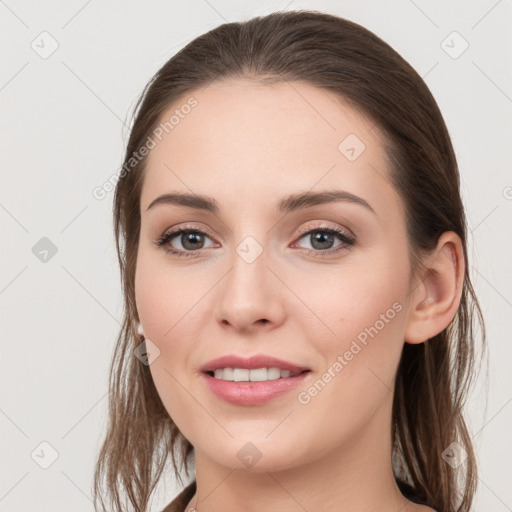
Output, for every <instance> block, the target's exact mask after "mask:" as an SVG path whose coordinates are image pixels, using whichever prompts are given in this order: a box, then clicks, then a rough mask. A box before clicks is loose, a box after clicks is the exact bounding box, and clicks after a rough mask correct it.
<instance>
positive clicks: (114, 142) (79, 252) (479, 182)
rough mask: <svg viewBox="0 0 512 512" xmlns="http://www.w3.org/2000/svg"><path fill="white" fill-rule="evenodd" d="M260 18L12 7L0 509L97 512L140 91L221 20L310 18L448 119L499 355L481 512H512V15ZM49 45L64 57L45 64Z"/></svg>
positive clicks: (358, 13)
mask: <svg viewBox="0 0 512 512" xmlns="http://www.w3.org/2000/svg"><path fill="white" fill-rule="evenodd" d="M261 4H262V2H255V1H249V2H247V1H246V2H236V1H234V0H233V1H231V0H209V1H206V0H194V1H190V2H164V1H154V2H142V1H132V2H122V1H120V0H110V1H103V2H101V1H99V0H92V1H91V0H89V1H84V0H73V1H67V2H64V1H61V2H58V1H47V2H36V1H32V2H16V1H14V0H0V17H1V18H0V19H1V29H0V39H1V40H0V48H1V49H2V55H1V69H0V105H1V118H0V128H1V164H0V170H1V188H0V222H1V229H2V235H1V243H2V248H1V252H0V254H1V261H0V312H1V332H2V356H1V368H0V371H1V379H2V381H1V382H2V385H1V396H0V429H1V433H2V435H1V449H2V455H1V461H2V462H1V465H0V466H1V470H0V471H1V474H0V512H6V511H11V512H15V511H29V510H30V511H32V510H38V511H40V512H44V511H50V510H51V511H52V512H54V511H56V510H70V509H72V510H74V511H76V512H79V511H92V504H91V501H90V496H91V479H92V471H93V465H94V461H95V456H96V453H97V450H98V448H99V445H100V440H101V438H102V435H103V432H104V428H105V425H106V407H107V399H106V390H107V387H106V385H107V370H108V365H109V363H110V356H111V352H112V349H113V346H114V340H115V337H116V334H117V331H118V328H119V321H120V318H121V312H122V307H121V305H122V300H121V299H122V298H121V293H120V284H119V277H118V270H117V264H116V259H115V253H114V244H113V236H112V230H111V225H112V223H111V204H112V193H109V194H108V195H107V197H106V198H105V199H103V200H97V199H95V198H94V197H93V195H92V190H93V189H94V188H95V187H97V186H101V185H102V184H103V183H104V182H105V181H106V180H107V179H108V178H109V177H110V176H112V174H115V173H116V172H117V171H118V169H119V166H120V164H121V161H122V154H123V149H124V142H125V140H126V135H127V125H128V120H129V117H128V114H129V113H131V111H132V108H133V106H134V103H135V100H136V98H137V97H138V95H139V93H140V92H141V91H142V88H143V86H144V85H145V83H146V82H147V81H148V80H149V78H150V77H151V75H152V74H153V73H154V72H155V71H156V70H157V69H158V68H160V66H161V65H163V64H164V62H165V61H166V60H167V59H168V58H169V57H170V56H171V55H173V54H174V53H175V52H176V51H177V50H179V49H180V48H181V47H183V46H184V45H185V44H186V43H187V42H189V41H190V40H192V39H193V38H195V37H196V36H198V35H199V34H201V33H203V32H205V31H207V30H209V29H211V28H213V27H215V26H217V25H219V24H221V23H224V22H225V21H238V20H245V19H248V18H250V17H252V16H254V15H258V14H266V13H270V12H272V11H275V10H282V9H285V10H293V9H300V8H306V9H317V10H321V11H325V12H330V13H333V14H337V15H340V16H343V17H347V18H349V19H351V20H354V21H356V22H358V23H361V24H362V25H364V26H366V27H367V28H369V29H370V30H372V31H374V32H375V33H376V34H377V35H379V36H380V37H382V38H383V39H384V40H385V41H387V42H388V43H390V44H391V45H392V46H393V47H394V48H395V49H396V50H397V51H398V52H399V53H400V54H401V55H403V56H404V57H405V58H406V59H407V60H408V61H409V62H410V63H411V64H412V65H413V66H414V67H415V69H416V70H417V71H418V72H419V73H420V74H421V75H422V76H423V77H424V78H425V80H426V82H427V84H428V85H429V87H430V88H431V90H432V92H433V94H434V96H435V98H436V100H437V101H438V103H439V106H440V108H441V110H442V112H443V114H444V116H445V120H446V122H447V125H448V128H449V130H450V133H451V135H452V138H453V143H454V146H455V150H456V153H457V156H458V159H459V165H460V169H461V173H462V181H463V182H462V190H463V195H464V200H465V203H466V206H467V211H468V217H469V224H470V230H471V234H472V236H471V240H470V257H471V265H472V275H473V278H474V282H475V285H476V289H477V292H478V294H479V297H480V299H481V302H482V306H483V309H484V314H485V317H486V321H487V328H488V338H489V347H490V358H489V400H488V405H487V411H485V404H486V400H485V397H486V392H485V387H484V386H483V381H482V380H480V381H479V384H478V386H477V387H476V388H475V390H474V392H473V394H472V395H471V400H470V419H471V425H472V431H473V434H474V439H475V442H476V446H477V449H478V457H479V460H480V464H481V475H480V486H479V493H478V499H477V504H476V506H475V510H478V511H484V510H486V511H487V510H492V511H493V512H504V511H507V510H512V486H511V485H510V483H511V481H512V480H511V477H512V441H511V436H510V426H511V424H512V404H511V401H512V376H511V372H510V364H511V361H512V358H511V355H512V349H511V339H510V334H509V320H510V317H511V314H512V271H511V267H510V262H511V261H512V258H511V255H512V242H511V240H512V237H511V229H510V219H511V215H512V174H511V171H510V162H511V154H510V153H511V145H510V141H511V132H512V130H511V124H512V123H511V112H512V99H511V96H512V85H511V75H512V73H511V66H510V62H511V59H510V57H511V50H512V41H511V39H512V35H511V34H512V31H511V30H510V27H511V23H510V22H511V19H512V4H511V2H510V1H509V0H501V1H496V0H482V1H478V2H466V1H445V0H443V1H440V0H439V1H427V0H414V1H412V0H397V1H392V2H391V1H361V0H357V1H355V0H354V1H339V2H334V1H330V2H329V1H317V2H312V1H299V0H295V1H292V2H289V3H287V1H286V0H281V1H268V2H265V3H263V5H261ZM44 31H46V32H48V33H49V34H50V36H48V35H42V36H41V35H40V34H41V33H42V32H44ZM453 31H457V32H458V33H459V34H460V35H461V36H462V38H463V39H464V40H466V41H467V43H468V44H469V47H468V49H467V50H466V51H465V52H464V53H462V54H461V55H460V56H458V58H453V55H454V54H455V53H457V52H458V51H459V50H460V49H461V48H462V46H461V45H462V44H463V41H462V40H461V39H460V38H459V39H457V37H458V36H453V35H450V34H452V32H453ZM448 36H450V37H449V38H448V39H446V38H447V37H448ZM454 37H455V39H454ZM52 39H53V40H55V41H56V42H57V43H58V48H57V49H56V51H55V52H54V53H53V54H52V55H50V56H47V55H44V52H49V50H51V45H52V44H55V43H53V42H52ZM443 41H445V43H443ZM33 47H35V48H36V49H37V51H36V50H35V49H33ZM449 47H452V48H451V50H450V49H449ZM446 50H447V51H448V52H450V51H451V52H452V56H450V55H449V53H447V51H446ZM41 54H43V56H44V57H47V58H42V56H41ZM124 124H125V126H123V125H124ZM43 237H47V238H49V239H50V240H51V241H52V242H53V244H55V246H56V247H57V253H56V254H55V255H54V256H53V257H51V253H49V254H48V256H47V261H46V262H42V261H40V259H39V258H38V257H36V255H35V254H34V253H33V250H32V249H33V247H34V246H35V245H36V244H37V243H38V241H39V240H40V239H41V238H43ZM37 247H39V246H36V248H37ZM35 252H37V250H36V251H35ZM43 256H44V253H43V254H40V257H43ZM484 368H485V367H484ZM42 442H47V443H49V444H50V445H51V447H53V449H54V450H56V452H57V453H58V458H57V459H56V460H55V462H53V464H51V465H50V466H49V467H48V469H42V468H41V467H40V465H39V464H37V463H36V462H35V461H36V460H37V461H38V462H39V463H43V464H44V463H49V462H51V455H52V448H50V447H49V446H47V445H42V446H41V443H42ZM31 454H33V455H31ZM32 456H33V458H32ZM178 490H179V489H178V488H177V487H176V486H175V482H174V481H173V480H172V479H169V481H168V482H167V484H166V485H161V486H160V487H159V490H158V494H157V496H156V499H155V500H154V502H153V507H152V510H155V511H157V510H159V509H160V508H161V507H162V506H163V504H165V503H167V502H168V501H170V499H171V498H172V497H173V496H174V495H175V494H176V493H177V492H178Z"/></svg>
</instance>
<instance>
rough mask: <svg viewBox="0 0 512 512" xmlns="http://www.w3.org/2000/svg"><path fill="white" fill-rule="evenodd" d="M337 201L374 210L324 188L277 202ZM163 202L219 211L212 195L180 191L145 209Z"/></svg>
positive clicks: (283, 206)
mask: <svg viewBox="0 0 512 512" xmlns="http://www.w3.org/2000/svg"><path fill="white" fill-rule="evenodd" d="M338 201H343V202H347V203H354V204H358V205H360V206H363V207H364V208H366V209H368V210H369V211H371V212H373V213H375V210H374V209H373V208H372V207H371V206H370V205H369V204H368V202H367V201H365V200H364V199H363V198H362V197H359V196H356V195H354V194H351V193H350V192H346V191H345V190H326V191H321V192H301V193H297V194H290V195H289V196H286V197H285V198H284V199H282V200H281V201H280V202H279V204H278V210H279V211H280V212H283V213H289V212H293V211H296V210H301V209H305V208H311V207H312V206H317V205H322V204H328V203H334V202H338ZM163 204H173V205H178V206H186V207H188V208H195V209H197V210H205V211H208V212H212V213H214V214H218V213H219V212H220V208H219V206H218V204H217V201H215V199H213V198H212V197H208V196H204V195H198V194H185V193H182V192H179V193H170V194H164V195H161V196H159V197H157V198H156V199H154V200H153V201H151V204H150V205H149V206H148V207H147V208H146V211H147V210H149V209H151V208H153V207H155V206H157V205H163Z"/></svg>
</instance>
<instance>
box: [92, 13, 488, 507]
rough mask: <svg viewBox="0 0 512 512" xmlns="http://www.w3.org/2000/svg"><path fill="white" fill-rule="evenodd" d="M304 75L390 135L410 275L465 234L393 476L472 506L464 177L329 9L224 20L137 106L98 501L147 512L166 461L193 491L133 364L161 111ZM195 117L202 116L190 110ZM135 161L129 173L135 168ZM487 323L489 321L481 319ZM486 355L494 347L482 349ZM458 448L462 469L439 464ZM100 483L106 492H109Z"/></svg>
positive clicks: (414, 96) (414, 84) (428, 112)
mask: <svg viewBox="0 0 512 512" xmlns="http://www.w3.org/2000/svg"><path fill="white" fill-rule="evenodd" d="M244 78H245V79H246V78H249V79H252V80H255V81H260V82H261V83H279V82H286V81H301V82H303V83H307V84H311V85H313V86H316V87H318V88H320V89H322V90H326V91H329V92H331V93H334V94H337V95H338V96H339V97H340V98H342V99H343V100H344V101H346V102H348V103H349V104H350V105H353V106H354V108H358V109H359V110H360V111H361V112H363V113H365V114H366V115H367V116H369V118H370V119H371V120H372V121H373V122H375V123H376V125H377V126H378V127H379V129H380V132H381V133H382V134H383V135H384V140H385V150H386V155H387V157H388V159H389V164H390V169H391V181H392V184H393V186H394V187H395V188H396V190H397V191H398V193H399V194H400V196H401V198H402V200H403V203H404V206H405V217H406V228H407V234H408V242H409V253H410V256H411V262H412V265H411V266H412V268H414V269H417V268H418V264H417V262H418V261H419V257H420V256H421V254H424V252H425V251H430V250H433V249H434V248H435V247H436V244H437V241H438V239H439V237H440V235H441V234H442V233H444V232H446V231H454V232H455V233H457V235H459V237H460V238H461V240H462V244H463V250H464V259H465V274H464V282H463V288H462V292H461V299H460V304H459V307H458V310H457V312H456V315H455V317H454V319H453V321H452V322H451V323H450V325H449V326H448V327H447V328H446V329H444V330H443V331H442V332H440V333H439V334H438V335H436V336H434V337H433V338H430V339H429V340H427V341H426V342H424V343H419V344H410V343H404V347H403V351H402V355H401V359H400V362H399V365H398V369H397V375H396V379H395V389H394V399H393V406H392V414H393V422H392V426H391V430H392V443H393V446H392V448H393V468H394V472H395V478H396V479H397V482H405V483H406V485H409V486H410V487H412V488H413V489H414V491H415V494H416V495H417V496H420V497H421V499H422V500H423V501H422V502H423V503H425V504H428V505H429V506H431V507H433V508H434V509H436V510H443V511H445V512H455V511H457V512H466V511H469V510H470V507H471V503H472V501H473V497H474V494H475V492H476V484H477V464H476V456H475V452H474V449H473V446H472V441H471V436H470V434H469V431H468V428H467V425H466V423H465V420H464V414H463V406H464V404H465V400H466V397H467V394H468V391H469V389H470V386H471V384H472V382H473V379H474V376H475V370H476V368H475V367H474V365H475V360H476V359H475V355H476V348H477V347H476V346H475V340H476V339H477V335H476V330H477V327H478V326H480V327H481V336H480V339H481V344H482V349H485V327H484V322H483V318H482V312H481V309H480V306H479V304H478V300H477V297H476V295H475V292H474V289H473V286H472V284H471V281H470V276H469V271H468V267H469V266H468V255H467V225H466V217H465V213H464V208H463V204H462V200H461V195H460V183H459V171H458V166H457V162H456V158H455V154H454V150H453V147H452V144H451V140H450V136H449V133H448V130H447V128H446V125H445V123H444V120H443V117H442V115H441V113H440V110H439V108H438V106H437V103H436V101H435V99H434V97H433V96H432V94H431V92H430V91H429V89H428V87H427V85H426V84H425V82H424V81H423V80H422V78H421V77H420V76H419V75H418V74H417V72H416V71H415V70H414V69H413V68H412V66H411V65H410V64H408V63H407V62H406V61H405V60H404V59H403V58H402V57H401V56H400V55H399V54H398V53H397V52H396V51H395V50H394V49H393V48H392V47H391V46H389V45H388V44H387V43H385V42H384V41H383V40H381V39H380V38H379V37H378V36H376V35H375V34H374V33H372V32H370V31H369V30H367V29H366V28H364V27H362V26H360V25H358V24H356V23H354V22H352V21H348V20H346V19H343V18H340V17H337V16H334V15H330V14H326V13H321V12H318V11H306V10H299V11H294V12H276V13H272V14H269V15H266V16H259V17H255V18H252V19H250V20H248V21H244V22H236V23H226V24H223V25H221V26H218V27H217V28H215V29H213V30H210V31H209V32H207V33H205V34H203V35H201V36H199V37H197V38H196V39H194V40H193V41H191V42H190V43H189V44H187V45H186V46H185V47H184V48H182V49H181V50H180V51H179V52H178V53H176V54H175V55H174V56H173V57H172V58H170V59H169V60H168V61H167V62H166V63H165V64H164V66H163V67H162V68H161V69H160V70H159V71H158V72H157V73H156V74H155V75H154V76H153V77H152V78H151V80H150V81H149V83H148V84H147V85H146V87H145V88H144V90H143V92H142V95H141V96H140V98H139V99H138V101H137V103H136V105H135V108H134V112H133V117H134V122H133V124H132V127H131V131H130V135H129V140H128V143H127V147H126V154H125V158H124V162H123V166H122V171H121V172H120V173H119V179H118V181H117V184H116V189H115V193H114V204H113V215H114V234H115V240H116V248H117V255H118V260H119V265H120V272H121V282H122V287H123V293H124V318H123V323H122V327H121V329H120V332H119V336H118V339H117V344H116V347H115V349H114V354H113V359H112V363H111V367H110V381H109V418H108V426H107V432H106V436H105V439H104V441H103V444H102V446H101V450H100V452H99V455H98V459H97V462H96V469H95V474H94V503H95V507H96V505H97V502H98V500H101V504H102V506H104V503H105V502H104V498H106V497H108V498H109V499H110V501H111V502H112V503H113V506H114V509H115V510H116V511H118V512H121V510H126V507H124V508H123V506H122V504H121V494H122V490H123V489H124V491H125V493H126V495H127V497H128V499H129V500H130V502H131V506H133V510H135V511H137V512H142V511H146V510H147V509H148V504H149V500H150V497H151V494H152V493H153V491H154V489H155V487H156V485H157V483H158V482H159V480H160V477H161V475H162V473H163V472H164V469H165V467H166V464H167V462H168V458H169V455H170V456H171V458H172V465H173V470H174V473H175V475H176V477H177V479H178V481H180V483H181V484H183V480H182V478H181V474H180V473H181V472H182V471H183V469H184V471H185V474H186V475H187V476H188V475H189V471H190V468H189V464H190V463H191V459H193V446H192V445H191V444H190V442H189V441H188V440H187V439H186V438H185V437H184V436H183V434H182V433H181V432H180V431H179V429H178V428H177V426H176V425H175V424H174V423H173V421H172V420H171V418H170V417H169V414H168V413H167V411H166V410H165V408H164V405H163V403H162V401H161V399H160V397H159V395H158V392H157V389H156V388H155V385H154V382H153V380H152V377H151V374H150V370H149V367H148V366H147V365H144V364H141V362H140V361H139V360H138V359H137V358H136V357H133V351H134V349H135V348H136V346H137V345H139V344H140V342H141V341H140V336H139V335H138V334H137V330H136V324H137V322H138V314H137V310H136V304H135V286H134V280H135V269H136V264H137V251H138V243H139V232H140V195H141V188H142V184H143V178H144V170H145V164H146V161H147V157H144V158H139V157H138V158H137V159H136V162H135V163H134V155H135V154H137V155H138V150H139V149H140V148H141V147H142V146H144V144H145V143H146V141H147V139H148V137H149V136H150V135H151V134H152V133H153V130H155V128H156V127H157V126H158V124H159V122H160V121H161V117H162V114H163V113H164V111H166V110H167V109H168V108H169V107H170V106H171V105H172V104H176V103H177V102H178V100H183V98H185V97H187V95H191V94H192V93H193V92H194V91H197V90H198V89H199V88H201V87H206V86H207V85H209V84H211V83H213V82H215V81H224V80H230V79H244ZM192 115H193V114H192ZM128 165H129V166H130V167H129V170H127V169H128V167H127V166H128ZM477 323H478V325H477ZM482 353H483V352H482ZM452 442H457V443H459V444H460V445H461V446H462V448H463V450H464V454H465V456H467V458H466V460H465V462H464V464H461V465H460V466H459V468H458V469H454V468H452V467H451V465H449V464H447V462H445V460H444V459H443V457H442V454H443V451H444V450H446V449H447V447H449V445H450V444H451V443H452ZM102 484H105V489H104V490H103V487H102Z"/></svg>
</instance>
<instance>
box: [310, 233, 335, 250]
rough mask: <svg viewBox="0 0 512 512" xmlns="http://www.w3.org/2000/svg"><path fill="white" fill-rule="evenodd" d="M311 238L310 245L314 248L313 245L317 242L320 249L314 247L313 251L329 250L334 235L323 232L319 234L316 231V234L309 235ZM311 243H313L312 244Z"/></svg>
mask: <svg viewBox="0 0 512 512" xmlns="http://www.w3.org/2000/svg"><path fill="white" fill-rule="evenodd" d="M311 236H312V237H313V238H312V243H311V245H312V246H313V247H315V243H317V242H319V243H320V247H315V249H320V250H322V249H330V248H331V247H332V243H333V240H332V238H333V237H334V235H333V234H332V233H325V232H321V231H317V232H316V234H312V235H311ZM313 241H314V242H315V243H313Z"/></svg>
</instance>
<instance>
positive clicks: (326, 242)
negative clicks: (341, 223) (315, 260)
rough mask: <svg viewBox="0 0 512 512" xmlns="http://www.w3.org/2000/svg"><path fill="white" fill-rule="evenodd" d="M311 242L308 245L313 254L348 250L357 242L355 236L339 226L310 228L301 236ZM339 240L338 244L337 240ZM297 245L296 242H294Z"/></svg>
mask: <svg viewBox="0 0 512 512" xmlns="http://www.w3.org/2000/svg"><path fill="white" fill-rule="evenodd" d="M302 239H305V240H306V241H307V242H309V244H310V247H306V249H307V250H308V252H309V253H313V254H320V255H323V254H326V253H328V254H333V253H337V252H338V251H343V250H348V248H349V247H350V246H352V245H354V244H355V238H354V237H353V236H352V235H349V234H348V233H346V232H344V231H343V230H341V229H339V228H334V227H327V226H319V227H316V228H314V229H310V230H308V231H306V232H304V233H302V236H301V237H300V238H299V240H302ZM337 241H338V244H337V245H335V244H336V242H337ZM294 245H295V244H294Z"/></svg>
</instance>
